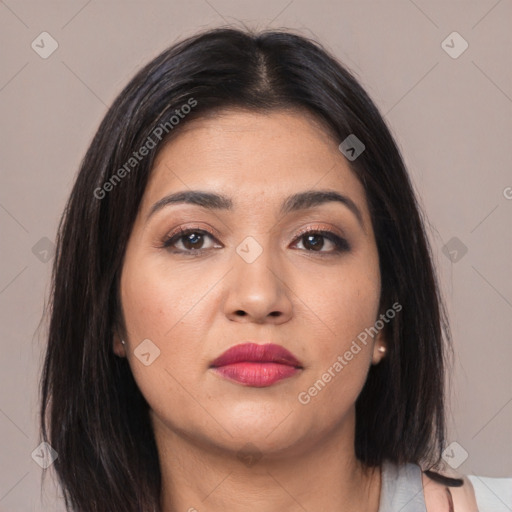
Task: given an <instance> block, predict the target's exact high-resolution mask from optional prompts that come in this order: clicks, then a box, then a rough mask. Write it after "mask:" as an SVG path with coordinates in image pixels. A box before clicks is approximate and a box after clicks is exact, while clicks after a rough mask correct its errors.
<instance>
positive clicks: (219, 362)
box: [211, 342, 302, 368]
mask: <svg viewBox="0 0 512 512" xmlns="http://www.w3.org/2000/svg"><path fill="white" fill-rule="evenodd" d="M240 362H258V363H280V364H285V365H288V366H295V367H297V368H302V365H301V363H300V361H299V360H298V359H297V358H296V357H295V356H294V355H293V354H292V353H291V352H290V351H289V350H287V349H285V348H284V347H282V346H281V345H276V344H275V343H263V344H258V343H252V342H250V343H241V344H239V345H235V346H233V347H231V348H229V349H228V350H226V351H225V352H223V353H222V354H221V355H220V356H219V357H217V359H215V360H214V361H213V362H212V364H211V367H213V368H215V367H217V366H225V365H228V364H234V363H240Z"/></svg>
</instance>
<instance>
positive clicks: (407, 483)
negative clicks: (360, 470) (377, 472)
mask: <svg viewBox="0 0 512 512" xmlns="http://www.w3.org/2000/svg"><path fill="white" fill-rule="evenodd" d="M421 475H422V473H421V468H420V467H419V466H418V465H417V464H412V463H408V464H405V465H402V466H397V465H396V464H393V463H391V462H389V461H384V463H383V464H382V484H381V490H380V502H379V512H427V508H426V506H425V496H424V494H423V482H422V480H421Z"/></svg>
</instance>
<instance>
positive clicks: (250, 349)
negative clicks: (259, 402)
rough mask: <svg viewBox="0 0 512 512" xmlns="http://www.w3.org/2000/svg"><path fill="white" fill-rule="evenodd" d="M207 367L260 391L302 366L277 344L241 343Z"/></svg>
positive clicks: (289, 375) (290, 374)
mask: <svg viewBox="0 0 512 512" xmlns="http://www.w3.org/2000/svg"><path fill="white" fill-rule="evenodd" d="M210 368H212V369H213V370H214V371H216V372H217V373H219V374H220V375H222V376H223V377H225V378H227V379H230V380H233V381H235V382H238V383H240V384H243V385H244V386H253V387H257V388H263V387H266V386H271V385H272V384H274V383H275V382H278V381H280V380H282V379H286V378H288V377H291V376H293V375H295V374H296V373H297V372H298V371H299V370H301V369H302V365H301V363H300V361H299V360H298V359H297V358H296V357H295V356H294V355H293V354H292V353H291V352H289V351H288V350H286V349H285V348H284V347H281V346H280V345H276V344H274V343H265V344H263V345H259V344H257V343H242V344H240V345H235V346H234V347H231V348H230V349H228V350H226V351H225V352H224V353H223V354H221V355H220V356H219V357H217V359H215V360H214V361H213V363H212V364H211V366H210Z"/></svg>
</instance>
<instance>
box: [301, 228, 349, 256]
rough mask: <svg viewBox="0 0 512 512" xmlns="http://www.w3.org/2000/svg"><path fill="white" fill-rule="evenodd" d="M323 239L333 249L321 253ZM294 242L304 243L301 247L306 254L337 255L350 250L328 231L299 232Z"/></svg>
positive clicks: (323, 243)
mask: <svg viewBox="0 0 512 512" xmlns="http://www.w3.org/2000/svg"><path fill="white" fill-rule="evenodd" d="M324 239H327V240H328V245H329V244H331V246H333V247H334V249H332V250H327V251H322V249H323V248H324V247H325V241H324ZM296 240H299V241H304V242H303V246H304V247H305V249H306V251H307V252H318V253H319V254H320V255H322V256H328V255H332V254H338V253H341V252H345V251H349V250H350V245H349V244H348V242H347V241H346V240H345V239H344V238H340V237H339V236H338V235H336V234H335V233H333V232H332V231H328V230H322V229H311V228H308V229H305V230H304V231H301V233H300V234H299V236H298V237H297V238H296Z"/></svg>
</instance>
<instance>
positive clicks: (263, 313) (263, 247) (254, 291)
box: [226, 233, 291, 320]
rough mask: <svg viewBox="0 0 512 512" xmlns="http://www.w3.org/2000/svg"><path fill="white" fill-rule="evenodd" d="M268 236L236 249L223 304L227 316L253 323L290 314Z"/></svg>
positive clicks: (247, 241)
mask: <svg viewBox="0 0 512 512" xmlns="http://www.w3.org/2000/svg"><path fill="white" fill-rule="evenodd" d="M271 251H272V243H271V237H270V236H269V234H268V233H267V234H265V235H260V236H258V235H256V236H247V237H246V238H245V239H244V240H242V242H241V243H240V244H239V245H238V246H237V247H236V252H235V254H234V255H233V272H231V278H230V279H231V281H230V286H229V290H228V300H227V302H226V307H227V311H226V313H227V314H228V315H231V314H236V315H238V316H239V315H240V314H241V313H240V312H242V311H243V312H244V313H245V315H248V316H250V317H253V319H256V318H259V319H260V320H261V319H262V318H265V317H267V316H268V315H271V316H282V315H283V314H288V313H289V312H290V306H291V305H290V301H289V298H288V293H287V291H286V286H285V284H284V280H283V277H284V276H283V271H282V269H280V264H279V257H278V255H277V254H272V252H271Z"/></svg>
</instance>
